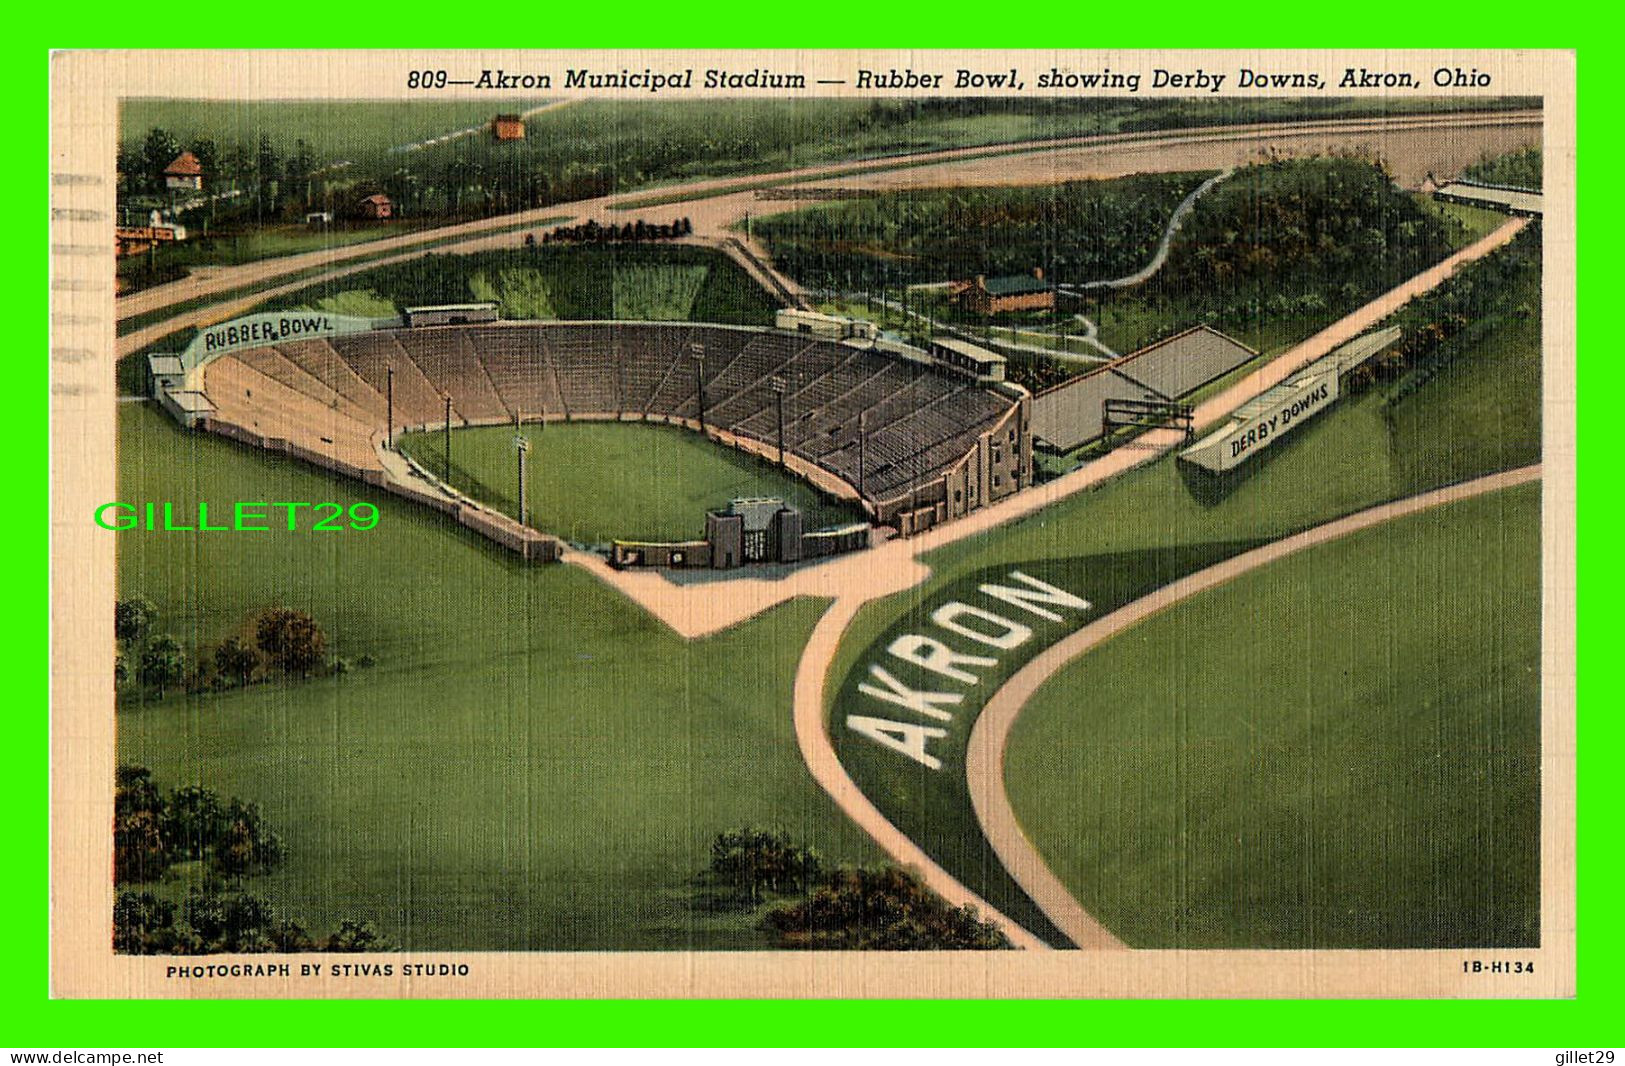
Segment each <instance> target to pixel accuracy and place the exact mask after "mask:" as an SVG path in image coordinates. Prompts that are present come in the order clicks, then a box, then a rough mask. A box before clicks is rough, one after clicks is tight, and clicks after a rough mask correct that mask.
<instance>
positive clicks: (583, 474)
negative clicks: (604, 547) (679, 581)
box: [400, 422, 857, 544]
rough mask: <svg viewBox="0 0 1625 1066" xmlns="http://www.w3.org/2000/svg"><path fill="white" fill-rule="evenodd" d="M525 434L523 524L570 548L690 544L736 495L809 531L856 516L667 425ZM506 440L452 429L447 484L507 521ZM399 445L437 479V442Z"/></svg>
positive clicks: (507, 436) (766, 467)
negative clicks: (762, 503) (785, 512)
mask: <svg viewBox="0 0 1625 1066" xmlns="http://www.w3.org/2000/svg"><path fill="white" fill-rule="evenodd" d="M524 433H525V436H526V437H528V438H530V442H531V449H530V454H529V457H528V458H527V460H526V464H527V468H526V481H527V482H528V483H529V484H528V485H527V486H526V503H527V507H528V510H529V515H528V519H529V523H530V524H531V525H532V526H535V527H536V528H537V529H540V530H545V531H546V532H549V533H553V534H556V535H558V536H560V537H563V538H564V539H565V540H567V541H570V542H572V543H576V544H606V543H608V542H609V541H611V540H616V539H622V540H695V539H698V538H700V537H701V536H703V535H704V533H705V512H706V511H707V510H713V509H720V508H722V507H725V506H726V505H727V503H728V501H729V500H730V499H733V498H734V497H737V496H777V497H779V498H781V499H783V500H784V501H785V502H787V503H789V504H791V505H792V506H795V507H798V508H800V509H801V511H802V513H803V515H804V516H805V518H806V528H808V529H818V528H821V527H823V526H826V525H834V524H837V523H839V522H844V521H851V520H853V519H855V518H856V517H857V514H856V512H855V511H853V510H851V509H850V508H846V507H843V506H841V505H839V504H837V503H834V502H831V501H827V500H825V499H824V498H823V497H821V496H820V495H819V494H818V492H817V491H816V490H815V489H813V488H812V486H810V485H808V484H807V483H806V482H805V481H802V480H800V479H799V478H796V477H794V476H791V475H786V474H782V473H780V472H779V470H778V469H777V468H776V467H774V466H773V464H772V463H770V462H766V461H763V460H761V459H759V458H757V457H755V456H751V455H746V454H744V453H742V452H735V451H732V450H730V449H727V448H724V447H722V446H720V445H717V444H713V443H712V442H710V441H708V440H706V439H704V438H702V437H700V436H699V435H698V434H696V433H692V432H689V431H688V430H684V429H679V428H677V427H675V426H661V425H643V424H638V423H627V422H579V423H557V422H555V423H550V424H548V425H547V426H546V427H545V428H544V427H543V426H541V425H527V426H526V427H525V429H524ZM513 437H514V431H513V429H512V428H511V427H506V426H492V427H485V428H476V429H457V430H453V431H452V469H451V477H450V479H449V480H450V482H451V484H453V485H455V486H456V487H457V488H459V489H461V490H462V491H464V492H466V493H468V494H469V495H470V496H473V497H474V498H475V499H477V500H480V501H482V502H484V503H488V504H490V505H491V506H493V507H496V508H497V509H499V510H501V511H502V512H503V513H505V514H508V515H516V514H517V512H518V492H517V488H516V484H517V481H518V476H519V473H518V464H517V461H516V459H515V455H514V443H513ZM400 447H401V450H402V451H404V452H406V453H407V454H408V455H410V456H412V458H414V459H416V460H417V461H418V462H419V463H421V464H422V465H423V467H424V468H425V469H427V470H429V471H431V472H433V473H435V474H436V475H439V474H441V473H442V472H443V469H444V466H445V458H444V456H445V451H444V437H443V435H442V434H440V433H413V434H407V435H405V436H403V437H401V438H400Z"/></svg>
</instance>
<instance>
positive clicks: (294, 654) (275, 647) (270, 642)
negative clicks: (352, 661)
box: [254, 607, 327, 677]
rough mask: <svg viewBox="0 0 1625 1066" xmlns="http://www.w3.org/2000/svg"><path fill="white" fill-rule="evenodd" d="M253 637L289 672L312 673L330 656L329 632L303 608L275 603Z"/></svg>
mask: <svg viewBox="0 0 1625 1066" xmlns="http://www.w3.org/2000/svg"><path fill="white" fill-rule="evenodd" d="M254 639H255V642H256V643H257V644H259V647H260V650H261V651H263V652H264V653H265V655H266V657H267V658H268V659H270V660H271V661H272V662H274V663H276V664H277V665H278V666H280V667H282V669H283V671H284V672H286V673H290V674H292V673H297V674H298V675H299V676H300V677H306V676H309V674H310V671H311V670H313V669H314V668H315V667H316V666H318V665H319V664H320V663H321V662H323V660H324V659H325V658H326V656H327V634H325V633H323V632H322V627H321V626H319V625H317V624H316V620H315V619H314V618H312V617H311V616H310V615H308V614H306V613H305V612H303V611H295V610H292V609H290V608H287V607H274V608H272V609H271V610H269V611H266V612H265V614H263V615H261V616H260V620H259V624H258V625H257V626H255V629H254Z"/></svg>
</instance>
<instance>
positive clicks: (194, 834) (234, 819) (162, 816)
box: [113, 764, 383, 955]
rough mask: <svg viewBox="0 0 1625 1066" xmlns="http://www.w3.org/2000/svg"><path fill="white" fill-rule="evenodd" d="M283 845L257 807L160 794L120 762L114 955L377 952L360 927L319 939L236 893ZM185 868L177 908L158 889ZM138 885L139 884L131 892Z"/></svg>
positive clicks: (276, 858) (366, 927)
mask: <svg viewBox="0 0 1625 1066" xmlns="http://www.w3.org/2000/svg"><path fill="white" fill-rule="evenodd" d="M283 857H284V850H283V846H282V840H281V838H280V837H279V836H277V834H276V833H274V832H272V831H271V829H270V828H269V827H268V826H267V825H266V823H265V819H264V818H263V816H262V815H261V814H260V809H259V806H258V805H257V804H254V803H245V802H244V801H242V800H240V799H238V798H237V797H235V796H233V797H231V798H230V799H225V800H222V799H221V798H220V796H219V795H218V794H217V793H215V792H214V791H212V790H210V789H207V788H202V787H199V786H196V785H185V786H181V787H177V788H173V789H171V790H169V791H168V792H167V793H166V792H164V791H163V790H161V789H160V788H159V787H158V785H157V784H156V783H155V782H154V781H153V778H152V772H151V771H150V770H148V769H147V768H146V767H144V766H136V765H130V764H124V765H120V766H119V767H118V769H117V771H116V774H115V778H114V793H113V881H114V883H115V884H116V885H118V886H120V887H121V889H122V890H121V891H120V892H119V893H118V896H117V898H116V899H115V901H114V904H113V949H114V950H115V951H118V952H122V953H126V954H137V955H204V954H214V953H218V952H264V951H368V950H376V949H379V948H381V947H382V946H383V942H382V940H381V939H380V938H379V936H378V934H377V932H376V931H375V930H374V929H373V928H372V926H371V925H370V924H369V923H367V922H362V921H355V920H345V921H344V922H342V923H340V926H339V928H338V929H337V930H336V931H335V932H333V933H332V934H330V935H328V936H327V937H325V938H318V937H315V936H313V935H312V934H311V933H310V932H309V931H308V930H306V929H305V927H304V926H303V925H301V924H300V923H299V922H297V921H295V920H293V919H291V918H287V917H283V916H280V915H278V914H277V912H276V909H275V908H274V907H272V906H271V905H270V904H269V903H268V902H267V901H266V900H264V899H263V898H261V897H259V896H256V895H253V894H252V893H250V892H247V891H246V890H244V888H243V887H242V882H243V880H244V879H245V878H248V877H252V876H255V875H257V874H264V873H268V872H270V871H271V870H273V869H275V868H276V867H277V866H278V865H280V864H281V863H282V860H283ZM182 864H196V865H197V867H198V868H199V872H198V874H197V875H196V876H195V879H194V881H193V884H192V885H191V887H190V888H189V889H188V891H187V895H186V897H185V898H184V899H183V900H182V901H181V902H179V903H176V902H175V901H174V900H173V899H171V898H169V896H168V895H167V894H166V893H165V892H164V891H162V890H157V891H155V890H154V889H153V888H149V887H146V886H149V885H150V886H157V885H159V884H162V883H165V882H166V881H168V880H170V875H171V873H172V871H173V869H174V868H175V867H177V866H180V865H182ZM131 886H139V887H131Z"/></svg>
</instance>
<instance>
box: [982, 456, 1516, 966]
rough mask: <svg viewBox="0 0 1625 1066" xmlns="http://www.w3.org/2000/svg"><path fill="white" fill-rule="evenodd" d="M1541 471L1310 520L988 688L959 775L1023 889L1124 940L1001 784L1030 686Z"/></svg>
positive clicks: (1055, 914)
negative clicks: (1381, 530)
mask: <svg viewBox="0 0 1625 1066" xmlns="http://www.w3.org/2000/svg"><path fill="white" fill-rule="evenodd" d="M1539 478H1540V467H1539V466H1538V465H1537V466H1527V467H1523V468H1521V469H1518V470H1509V471H1505V472H1503V473H1499V474H1491V475H1490V476H1488V477H1482V478H1478V479H1476V480H1474V481H1467V482H1463V483H1461V484H1459V485H1451V486H1450V487H1448V488H1443V489H1438V490H1436V491H1433V492H1426V493H1423V494H1421V495H1420V496H1411V497H1409V498H1407V499H1403V500H1396V501H1395V502H1393V503H1385V504H1382V505H1381V506H1378V507H1373V508H1370V509H1369V510H1365V511H1360V512H1357V513H1355V514H1352V515H1349V516H1348V517H1346V518H1340V519H1338V520H1336V521H1335V522H1328V523H1326V524H1325V525H1320V526H1316V527H1314V528H1313V529H1309V530H1305V531H1304V532H1302V533H1298V534H1295V535H1293V536H1290V537H1286V538H1284V539H1282V540H1278V541H1275V542H1273V543H1271V544H1266V545H1264V546H1263V547H1261V548H1255V549H1253V550H1252V551H1249V552H1244V553H1242V554H1241V555H1238V556H1235V557H1234V558H1231V559H1226V560H1225V561H1224V562H1222V563H1217V564H1215V565H1213V566H1210V567H1208V568H1207V569H1206V570H1199V571H1197V572H1196V573H1194V574H1191V575H1189V576H1188V577H1184V578H1181V579H1180V580H1178V581H1175V582H1174V583H1172V584H1170V585H1164V586H1163V587H1162V588H1160V589H1158V590H1156V591H1155V592H1153V593H1151V594H1150V595H1149V596H1146V597H1144V598H1142V599H1138V600H1135V601H1134V602H1133V603H1130V604H1127V605H1126V606H1123V607H1119V608H1118V609H1117V610H1115V611H1113V612H1112V613H1110V614H1108V615H1106V616H1104V617H1102V618H1100V619H1098V620H1096V621H1094V622H1092V623H1090V624H1089V625H1087V626H1085V627H1083V628H1082V629H1080V630H1078V631H1077V632H1075V633H1072V634H1070V635H1069V636H1067V637H1065V638H1063V639H1062V640H1060V641H1058V642H1057V643H1055V644H1053V645H1051V646H1050V647H1049V648H1047V649H1045V650H1044V651H1043V652H1041V653H1040V654H1039V655H1038V656H1037V657H1036V658H1035V659H1033V660H1032V661H1031V662H1029V663H1028V664H1027V665H1026V666H1024V667H1022V668H1021V669H1020V670H1017V671H1016V672H1015V673H1014V674H1013V675H1011V677H1010V679H1009V680H1007V681H1006V682H1005V683H1004V684H1003V685H1001V686H999V688H998V690H997V691H996V692H994V693H993V696H992V698H991V699H989V700H988V702H987V704H986V706H984V707H983V708H982V713H981V715H980V716H978V717H977V719H976V724H975V725H974V726H973V727H972V729H971V735H970V744H969V747H968V748H967V750H966V753H965V777H966V780H967V782H968V784H969V785H970V795H971V805H972V806H973V807H975V808H976V817H977V820H978V821H979V822H980V823H981V826H982V835H983V836H985V837H986V838H987V839H988V841H989V842H990V843H991V844H992V845H993V850H994V852H995V853H996V854H997V855H998V856H999V861H1000V862H1001V863H1003V864H1004V868H1005V869H1006V870H1008V871H1009V872H1010V876H1011V877H1014V878H1015V879H1016V883H1017V884H1019V885H1021V887H1022V889H1023V891H1025V892H1026V893H1027V895H1028V896H1030V897H1031V898H1032V900H1033V902H1034V903H1036V904H1038V906H1039V908H1040V909H1042V910H1043V912H1044V914H1045V915H1046V916H1047V917H1048V918H1049V920H1050V921H1051V922H1053V923H1055V926H1056V928H1058V929H1060V930H1061V931H1062V932H1063V933H1065V934H1066V935H1067V936H1068V937H1070V938H1071V939H1072V940H1073V941H1074V942H1075V943H1076V944H1077V945H1078V946H1079V947H1122V946H1123V945H1122V944H1121V943H1120V942H1118V941H1117V939H1116V938H1114V937H1113V936H1112V935H1111V933H1109V932H1108V931H1107V930H1106V928H1105V927H1104V926H1103V925H1101V924H1100V923H1099V922H1098V921H1096V920H1095V919H1094V918H1093V917H1092V916H1091V915H1090V914H1089V913H1088V912H1086V911H1085V910H1084V909H1083V907H1082V906H1081V905H1080V904H1079V903H1078V901H1077V900H1076V899H1074V898H1073V896H1072V894H1071V893H1070V892H1068V891H1067V889H1066V886H1065V885H1064V884H1062V883H1061V880H1060V878H1058V877H1056V876H1055V874H1054V872H1053V871H1051V870H1050V868H1049V867H1048V866H1047V865H1046V864H1045V862H1044V858H1043V856H1042V855H1040V854H1039V852H1038V849H1037V848H1036V847H1034V846H1033V843H1032V841H1030V840H1029V839H1027V835H1026V834H1025V833H1023V832H1022V830H1021V824H1020V822H1018V821H1017V819H1016V813H1015V811H1014V810H1013V809H1012V808H1011V806H1010V799H1009V797H1008V795H1006V793H1005V789H1004V753H1005V745H1006V743H1007V742H1008V740H1009V737H1010V729H1011V727H1012V726H1014V725H1015V722H1016V718H1017V717H1018V716H1019V715H1020V714H1021V710H1022V708H1023V707H1025V706H1026V705H1027V701H1028V700H1030V699H1031V698H1032V696H1033V694H1034V693H1035V692H1037V691H1038V690H1039V688H1040V687H1042V686H1043V684H1044V683H1045V682H1046V681H1048V680H1049V679H1050V678H1051V677H1053V676H1054V675H1055V674H1056V672H1057V671H1059V670H1061V669H1062V668H1063V667H1065V666H1066V665H1067V664H1068V663H1071V662H1073V661H1075V660H1076V659H1077V658H1078V657H1079V656H1081V655H1083V654H1085V653H1086V652H1088V651H1089V650H1090V649H1092V648H1094V647H1096V646H1097V645H1099V644H1101V643H1104V642H1105V641H1106V640H1108V639H1110V638H1111V637H1113V636H1116V635H1117V634H1119V633H1121V632H1123V631H1124V630H1125V629H1128V628H1130V627H1132V626H1134V625H1137V624H1139V623H1140V622H1142V621H1144V620H1145V619H1147V618H1149V617H1151V616H1152V615H1154V614H1156V613H1158V612H1159V611H1163V610H1166V609H1167V608H1169V607H1172V606H1173V605H1174V604H1177V603H1180V602H1182V601H1184V600H1187V599H1189V598H1190V597H1192V596H1195V595H1197V594H1199V593H1202V592H1206V591H1207V590H1209V589H1212V588H1216V587H1218V586H1219V585H1222V584H1224V583H1226V582H1228V581H1233V580H1235V579H1236V578H1238V577H1240V576H1242V575H1243V574H1246V573H1248V572H1249V571H1252V570H1256V569H1258V568H1259V567H1262V566H1268V565H1269V564H1270V563H1273V562H1276V561H1278V560H1280V559H1284V558H1286V557H1287V556H1289V555H1292V554H1295V553H1296V552H1300V551H1303V550H1305V549H1307V548H1313V547H1315V546H1317V545H1320V544H1326V543H1329V542H1331V541H1334V540H1337V539H1338V538H1340V537H1346V536H1348V535H1349V534H1351V533H1356V532H1359V531H1360V530H1362V529H1369V528H1371V527H1372V526H1376V525H1380V524H1382V523H1384V522H1391V521H1393V520H1394V519H1396V518H1403V517H1405V516H1407V515H1413V514H1416V513H1418V512H1420V511H1426V510H1428V509H1430V508H1433V507H1441V506H1443V505H1445V504H1448V503H1454V502H1456V501H1457V500H1465V499H1469V498H1471V497H1473V496H1478V495H1481V494H1483V493H1486V492H1496V491H1499V490H1500V489H1505V488H1511V487H1512V486H1514V485H1524V484H1528V483H1529V482H1531V481H1535V480H1538V479H1539Z"/></svg>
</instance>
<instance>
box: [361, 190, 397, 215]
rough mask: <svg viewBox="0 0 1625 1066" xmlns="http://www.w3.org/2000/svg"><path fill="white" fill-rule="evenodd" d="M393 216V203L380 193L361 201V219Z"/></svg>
mask: <svg viewBox="0 0 1625 1066" xmlns="http://www.w3.org/2000/svg"><path fill="white" fill-rule="evenodd" d="M394 214H395V203H394V201H392V200H391V199H390V198H389V197H387V196H385V195H384V194H383V193H381V192H376V193H373V194H372V195H371V196H369V197H367V198H366V199H365V200H362V201H361V217H362V218H391V217H393V216H394Z"/></svg>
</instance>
